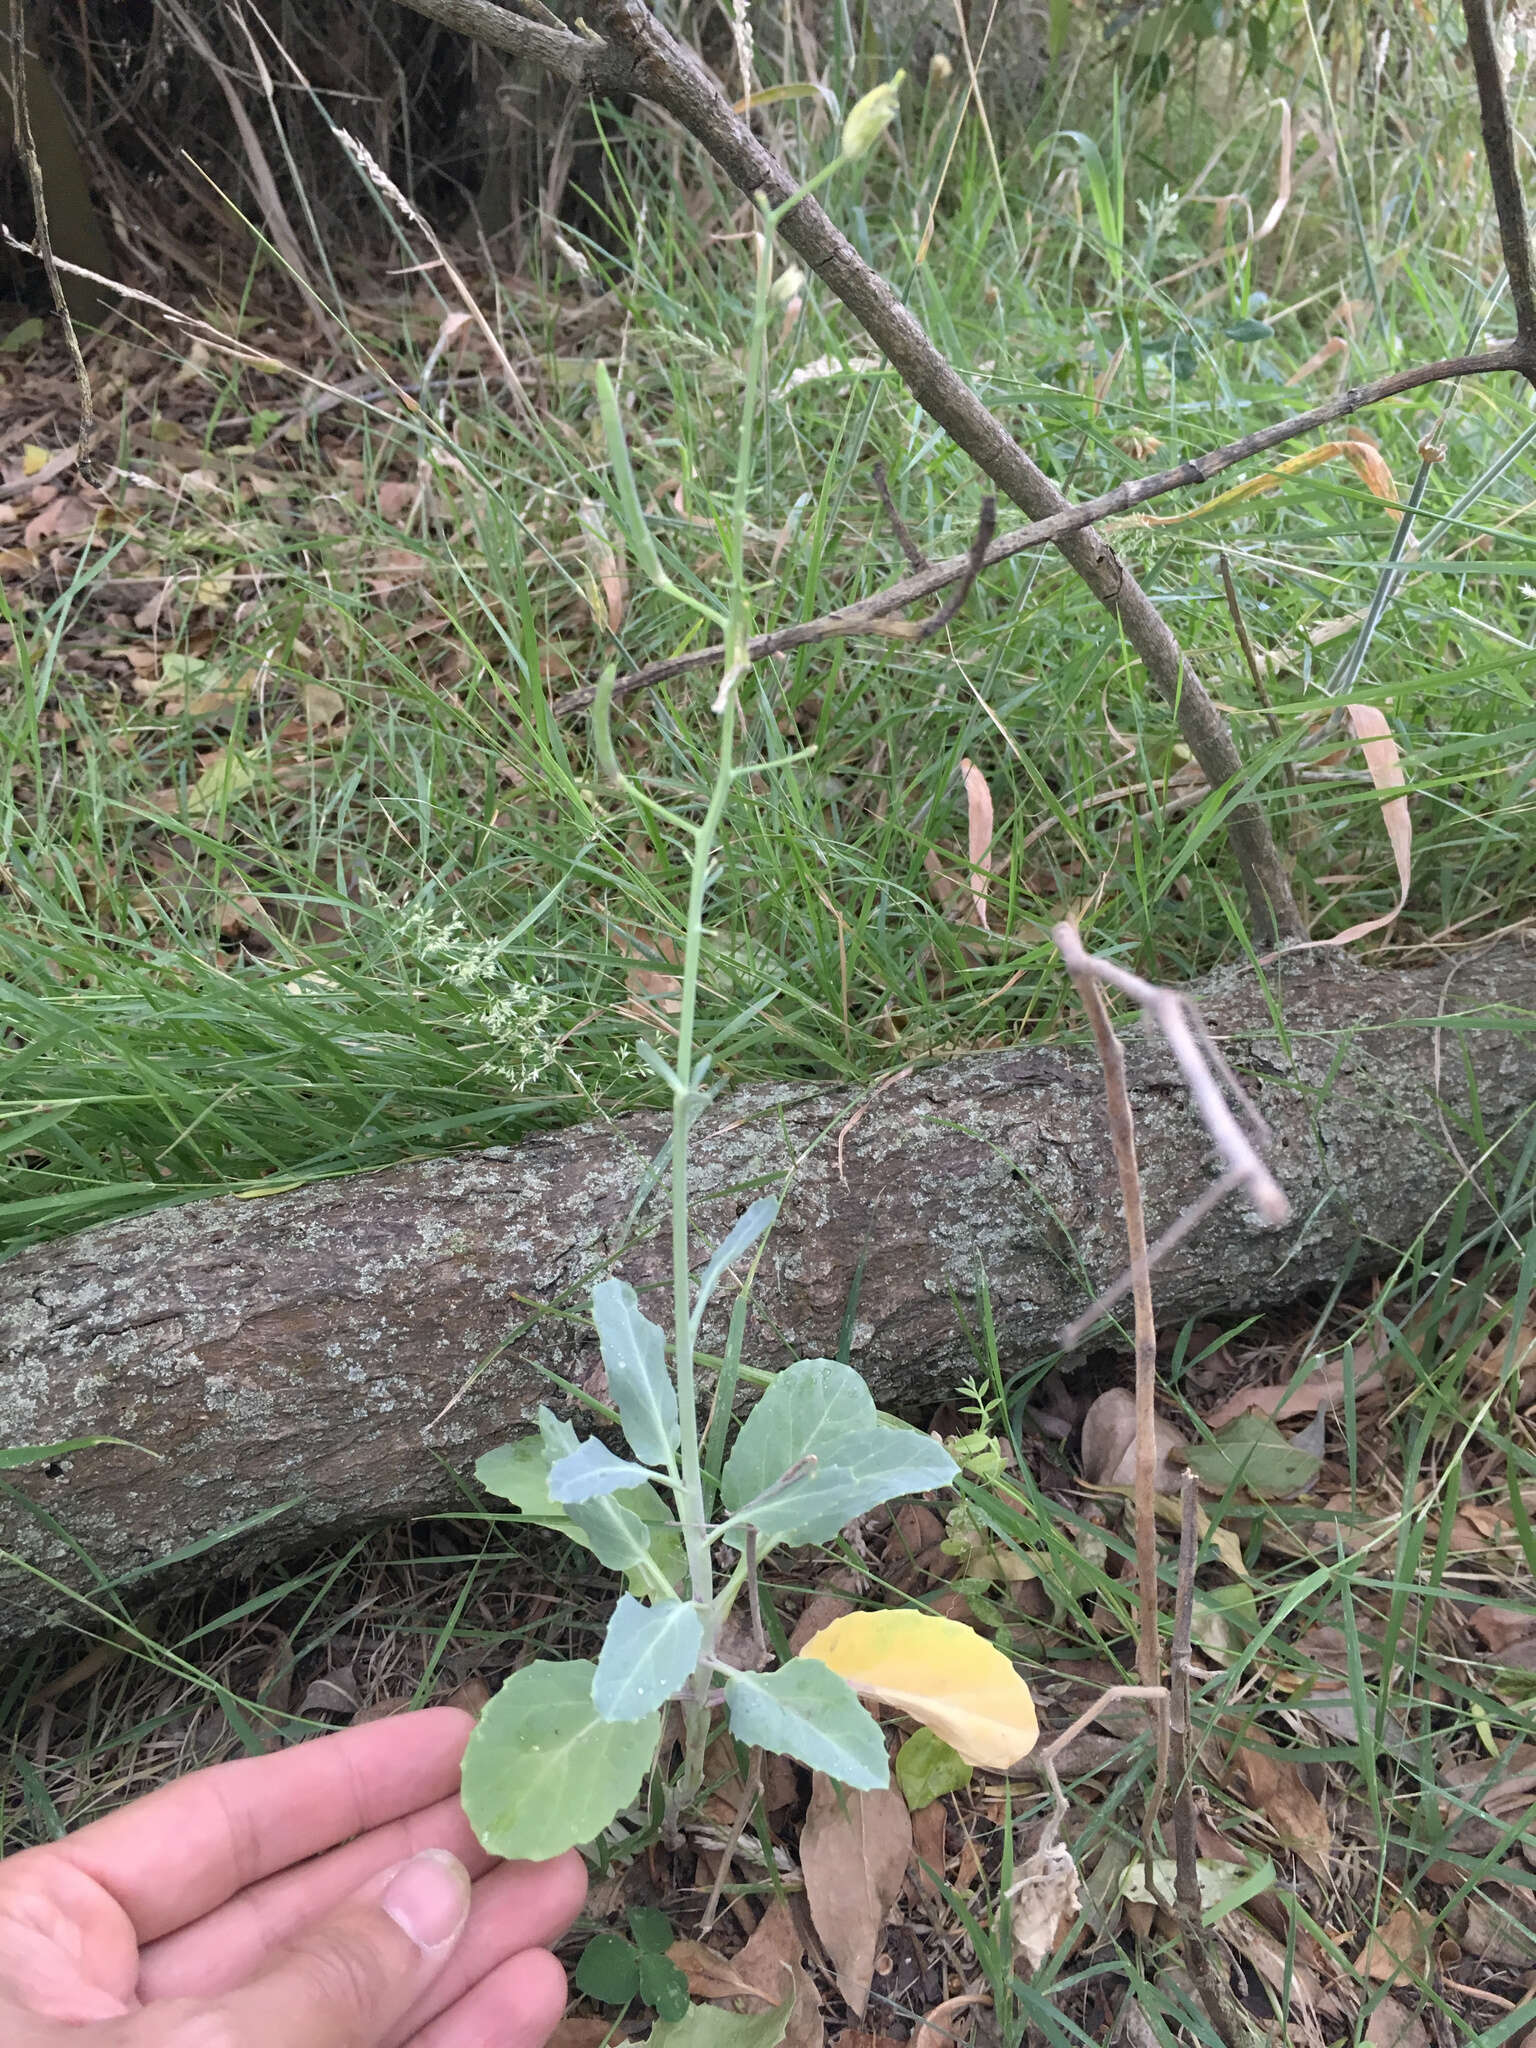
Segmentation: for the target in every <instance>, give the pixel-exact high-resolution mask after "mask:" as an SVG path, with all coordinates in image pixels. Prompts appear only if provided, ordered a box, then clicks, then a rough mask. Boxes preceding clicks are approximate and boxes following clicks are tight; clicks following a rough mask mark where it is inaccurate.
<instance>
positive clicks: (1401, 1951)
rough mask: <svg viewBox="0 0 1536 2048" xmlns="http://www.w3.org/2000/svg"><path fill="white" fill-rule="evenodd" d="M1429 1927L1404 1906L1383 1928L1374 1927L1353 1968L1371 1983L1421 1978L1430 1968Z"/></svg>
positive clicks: (1416, 1914)
mask: <svg viewBox="0 0 1536 2048" xmlns="http://www.w3.org/2000/svg"><path fill="white" fill-rule="evenodd" d="M1429 1954H1430V1928H1429V1924H1428V1922H1427V1921H1426V1920H1425V1918H1424V1915H1423V1914H1422V1913H1420V1912H1418V1911H1417V1910H1416V1909H1415V1908H1414V1907H1413V1906H1410V1905H1408V1904H1406V1903H1405V1904H1403V1905H1401V1906H1399V1907H1398V1908H1397V1910H1396V1911H1395V1912H1394V1913H1393V1914H1392V1915H1391V1917H1390V1918H1389V1919H1388V1920H1387V1921H1386V1922H1385V1924H1384V1925H1382V1926H1380V1927H1377V1928H1373V1929H1372V1931H1371V1937H1370V1940H1369V1941H1367V1943H1366V1944H1365V1948H1364V1951H1363V1952H1362V1954H1361V1957H1360V1961H1359V1963H1358V1965H1357V1966H1356V1967H1357V1968H1358V1969H1359V1970H1360V1972H1361V1974H1362V1975H1363V1976H1366V1977H1369V1978H1370V1980H1371V1982H1372V1983H1373V1984H1390V1983H1392V1982H1394V1981H1395V1980H1397V1979H1402V1978H1408V1977H1422V1976H1423V1974H1424V1972H1425V1970H1426V1969H1427V1968H1428V1965H1429Z"/></svg>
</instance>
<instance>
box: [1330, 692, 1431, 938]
mask: <svg viewBox="0 0 1536 2048" xmlns="http://www.w3.org/2000/svg"><path fill="white" fill-rule="evenodd" d="M1345 709H1346V710H1347V711H1348V713H1349V722H1350V724H1351V725H1352V726H1353V727H1354V729H1355V737H1356V739H1358V740H1359V742H1360V751H1361V753H1362V754H1363V755H1364V756H1365V765H1366V767H1367V768H1368V769H1369V770H1370V775H1371V780H1372V782H1374V783H1375V785H1376V787H1377V789H1378V790H1381V791H1383V792H1386V791H1389V790H1394V789H1402V788H1403V786H1404V776H1403V762H1402V755H1401V753H1400V752H1399V749H1398V744H1397V741H1396V740H1395V739H1393V737H1392V728H1391V726H1389V725H1388V723H1387V721H1386V718H1385V716H1384V715H1383V713H1382V712H1380V711H1379V710H1378V709H1377V708H1376V706H1375V705H1374V704H1349V705H1346V706H1345ZM1381 822H1382V825H1383V826H1384V827H1385V829H1386V834H1387V842H1388V844H1389V845H1390V846H1391V848H1392V859H1393V862H1394V863H1395V865H1396V867H1397V901H1396V903H1394V904H1393V906H1392V908H1391V909H1390V910H1388V911H1384V912H1383V913H1382V915H1381V916H1380V917H1368V918H1366V919H1365V920H1364V921H1363V922H1362V923H1360V924H1352V925H1351V926H1350V927H1349V929H1348V930H1347V931H1342V932H1335V933H1334V935H1333V937H1332V938H1331V939H1315V940H1314V941H1313V944H1314V945H1320V946H1346V945H1348V944H1349V942H1350V941H1351V940H1352V939H1363V938H1364V937H1365V936H1366V934H1367V933H1368V932H1379V931H1380V930H1381V929H1382V928H1383V927H1384V926H1385V925H1389V924H1393V923H1395V922H1396V920H1397V919H1398V917H1399V916H1401V914H1402V909H1403V905H1404V904H1405V903H1406V902H1407V901H1408V891H1409V888H1410V887H1411V885H1412V882H1413V820H1412V818H1411V817H1410V816H1409V812H1408V799H1407V797H1406V796H1388V797H1387V798H1386V801H1385V802H1384V803H1383V804H1382V807H1381Z"/></svg>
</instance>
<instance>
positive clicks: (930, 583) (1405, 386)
mask: <svg viewBox="0 0 1536 2048" xmlns="http://www.w3.org/2000/svg"><path fill="white" fill-rule="evenodd" d="M410 4H412V5H415V4H416V0H410ZM1532 366H1536V346H1530V347H1528V346H1527V345H1526V343H1525V342H1523V341H1521V340H1518V339H1517V340H1515V341H1509V342H1505V343H1503V344H1502V345H1501V346H1500V347H1498V348H1492V349H1484V350H1482V351H1481V352H1479V353H1478V354H1475V355H1464V356H1444V357H1441V358H1440V359H1439V360H1437V361H1435V362H1432V363H1419V364H1417V365H1415V366H1414V367H1413V368H1412V369H1407V370H1394V371H1393V372H1392V373H1391V375H1390V376H1387V377H1377V378H1375V379H1374V380H1373V381H1372V382H1370V383H1368V384H1356V385H1352V386H1350V388H1349V389H1348V390H1346V391H1340V392H1338V393H1336V394H1335V396H1334V397H1332V398H1329V399H1325V400H1324V401H1323V403H1322V404H1321V405H1314V406H1312V407H1311V408H1310V409H1309V410H1308V411H1306V412H1298V413H1292V414H1290V415H1289V417H1287V418H1286V419H1283V420H1276V421H1275V422H1274V424H1273V425H1272V426H1268V427H1259V428H1256V429H1255V431H1254V432H1253V433H1251V434H1244V435H1242V436H1241V437H1240V438H1239V439H1238V440H1236V441H1229V442H1227V444H1226V445H1225V446H1224V447H1221V448H1213V449H1211V450H1210V451H1209V452H1208V453H1207V454H1204V455H1192V456H1191V457H1190V458H1189V460H1188V461H1187V462H1180V463H1176V464H1175V465H1174V467H1173V468H1172V469H1162V470H1158V471H1156V472H1155V473H1154V474H1153V475H1151V476H1143V477H1132V478H1130V479H1129V480H1128V481H1127V482H1125V483H1122V484H1116V485H1115V487H1114V489H1113V490H1109V491H1104V492H1101V493H1100V495H1099V496H1098V497H1097V498H1086V499H1084V500H1083V502H1082V503H1081V504H1080V505H1068V506H1066V507H1065V508H1064V509H1063V510H1062V511H1060V512H1054V513H1052V514H1050V515H1049V516H1048V517H1047V518H1044V519H1032V520H1031V521H1030V522H1029V524H1028V525H1027V526H1016V527H1014V529H1013V530H1012V531H1011V532H1010V533H1001V534H999V535H998V536H997V538H996V539H995V540H994V541H992V542H991V543H990V545H989V546H988V548H987V551H986V557H985V559H984V560H983V562H982V565H981V566H982V568H983V569H995V568H996V567H997V565H998V563H999V562H1006V561H1009V560H1011V559H1012V557H1013V556H1014V555H1022V554H1025V553H1027V552H1028V550H1029V549H1031V548H1040V547H1047V546H1051V545H1054V544H1057V543H1059V542H1060V541H1061V540H1062V539H1064V538H1065V537H1066V536H1067V535H1069V534H1073V533H1079V532H1081V531H1082V530H1083V528H1085V527H1088V526H1096V525H1097V524H1098V523H1099V522H1100V521H1101V520H1105V519H1113V518H1116V517H1118V516H1119V515H1120V514H1122V513H1125V512H1130V511H1133V510H1134V509H1135V508H1136V507H1137V506H1138V505H1145V504H1148V503H1150V502H1151V500H1152V499H1154V498H1162V497H1166V496H1167V495H1168V494H1169V492H1171V491H1186V490H1189V489H1190V488H1191V487H1192V486H1194V485H1196V484H1205V483H1211V482H1213V481H1214V480H1215V478H1217V477H1218V476H1221V475H1222V474H1223V473H1224V472H1225V471H1227V470H1229V469H1233V468H1235V467H1236V466H1237V464H1238V463H1240V462H1247V461H1249V460H1250V459H1251V458H1252V457H1253V456H1255V455H1263V454H1265V453H1267V452H1268V450H1269V449H1271V448H1278V447H1281V446H1282V445H1283V444H1284V443H1285V442H1287V441H1295V440H1299V439H1300V438H1301V436H1302V435H1303V434H1310V433H1312V432H1314V431H1315V430H1316V429H1317V428H1319V427H1326V426H1331V425H1332V424H1333V422H1334V421H1335V420H1341V419H1347V418H1348V417H1349V415H1350V414H1351V413H1356V412H1361V411H1364V410H1365V408H1366V407H1368V406H1372V405H1380V404H1381V403H1382V401H1383V400H1385V399H1388V398H1400V397H1402V395H1403V394H1404V393H1405V392H1408V391H1417V390H1419V389H1420V388H1422V387H1423V386H1425V385H1428V384H1443V383H1447V382H1449V381H1450V380H1452V379H1454V378H1457V377H1486V376H1490V375H1492V374H1493V373H1494V372H1495V371H1503V370H1512V371H1515V372H1517V373H1520V374H1529V372H1530V369H1531V367H1532ZM970 566H971V552H970V550H967V551H966V553H965V554H963V555H946V556H945V557H944V558H943V560H942V561H938V562H932V563H930V564H929V565H928V566H927V567H926V568H924V569H922V570H920V571H917V572H914V574H912V575H910V576H906V577H903V578H902V580H901V582H899V583H893V584H892V585H891V586H890V587H889V589H887V590H879V591H876V592H874V594H873V595H872V596H869V597H864V598H860V599H858V600H857V602H856V603H853V604H847V605H841V606H839V607H838V608H837V610H835V611H830V612H827V613H825V614H824V615H823V616H822V617H820V618H816V619H803V620H800V621H797V622H796V623H795V624H794V625H792V626H779V627H777V628H776V629H775V630H774V631H773V632H771V633H759V634H757V635H756V636H755V637H754V638H753V639H752V640H750V641H748V643H747V654H748V658H749V659H750V660H752V661H761V660H763V659H765V658H766V657H767V656H769V655H773V654H787V653H789V652H790V651H791V650H792V649H793V648H796V647H810V646H815V645H818V644H819V643H820V642H821V641H823V640H840V639H846V638H848V637H849V636H850V635H852V634H854V633H875V632H879V631H881V630H882V629H881V625H880V621H881V620H882V619H885V618H887V617H888V616H889V615H890V613H892V612H898V611H902V610H904V609H905V608H906V606H908V605H909V604H917V603H918V602H920V601H921V600H922V599H923V598H925V597H932V596H933V595H934V594H935V593H936V592H937V591H940V590H943V589H945V588H946V586H947V585H949V584H951V583H957V582H959V581H960V580H961V579H962V578H963V577H965V576H966V575H968V574H969V572H970ZM724 659H725V649H724V647H723V646H719V645H712V646H709V647H695V648H692V649H690V651H689V652H688V653H687V654H679V655H674V656H672V657H670V658H669V659H668V660H666V661H655V662H650V663H648V664H647V665H646V667H644V668H640V669H636V670H635V671H634V673H633V674H632V675H628V676H621V677H620V678H619V680H618V683H617V685H616V686H615V689H614V695H615V696H616V697H625V696H628V695H629V694H630V693H631V692H632V691H635V690H648V689H652V688H654V686H655V685H656V684H657V683H664V682H667V681H668V680H669V679H670V678H671V677H673V676H681V675H688V674H690V673H691V672H692V671H693V670H694V669H700V668H718V667H719V665H720V663H721V662H722V661H723V660H724ZM595 694H596V692H595V690H594V689H593V688H591V687H584V688H582V689H580V690H572V691H570V692H568V693H567V695H565V696H564V697H560V698H558V699H557V700H556V702H555V705H554V713H555V716H556V717H557V718H563V717H565V716H567V715H568V714H569V713H571V712H574V711H582V710H585V709H586V707H587V706H588V705H589V704H591V702H592V699H593V697H594V695H595Z"/></svg>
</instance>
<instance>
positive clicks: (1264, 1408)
mask: <svg viewBox="0 0 1536 2048" xmlns="http://www.w3.org/2000/svg"><path fill="white" fill-rule="evenodd" d="M1380 1385H1381V1367H1380V1366H1379V1365H1373V1366H1370V1367H1369V1368H1367V1370H1365V1371H1364V1372H1359V1371H1357V1372H1356V1374H1355V1398H1356V1399H1357V1400H1358V1399H1360V1398H1361V1397H1362V1396H1363V1395H1365V1394H1368V1393H1371V1392H1373V1391H1374V1390H1375V1389H1376V1388H1377V1387H1379V1386H1380ZM1343 1400H1344V1365H1343V1361H1342V1360H1338V1361H1336V1362H1335V1363H1333V1364H1331V1365H1327V1366H1324V1368H1323V1370H1322V1371H1321V1372H1315V1373H1313V1374H1311V1376H1310V1377H1309V1378H1308V1379H1307V1380H1306V1382H1305V1383H1304V1384H1303V1385H1302V1386H1299V1387H1292V1386H1290V1385H1286V1386H1279V1385H1273V1384H1272V1385H1269V1386H1262V1387H1240V1388H1239V1389H1238V1391H1237V1392H1236V1393H1235V1394H1229V1395H1228V1396H1227V1398H1226V1399H1225V1400H1224V1401H1218V1402H1217V1404H1216V1406H1215V1407H1214V1408H1213V1409H1212V1410H1211V1412H1210V1414H1209V1415H1207V1416H1206V1418H1205V1425H1206V1428H1207V1429H1209V1430H1210V1431H1211V1432H1212V1434H1214V1433H1215V1432H1216V1431H1217V1430H1218V1429H1221V1428H1223V1427H1224V1426H1225V1425H1226V1424H1227V1423H1229V1422H1233V1421H1235V1420H1236V1419H1237V1417H1238V1416H1239V1415H1247V1414H1250V1413H1258V1414H1260V1415H1284V1416H1285V1417H1286V1418H1287V1419H1288V1420H1289V1419H1290V1418H1292V1417H1295V1418H1297V1419H1299V1418H1300V1417H1301V1416H1303V1415H1315V1414H1316V1412H1317V1410H1318V1409H1319V1408H1333V1407H1337V1406H1340V1405H1342V1403H1343Z"/></svg>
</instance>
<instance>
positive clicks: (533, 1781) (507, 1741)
mask: <svg viewBox="0 0 1536 2048" xmlns="http://www.w3.org/2000/svg"><path fill="white" fill-rule="evenodd" d="M596 1675H597V1673H596V1666H595V1665H593V1664H591V1663H589V1662H587V1660H586V1659H585V1658H577V1659H575V1660H574V1661H572V1662H571V1663H569V1664H547V1663H535V1664H525V1665H524V1666H523V1667H522V1669H521V1670H520V1671H514V1672H513V1674H512V1676H511V1677H510V1678H509V1679H508V1680H507V1681H506V1683H505V1684H504V1685H503V1686H502V1688H501V1690H500V1691H499V1692H498V1693H496V1694H495V1696H494V1697H493V1698H492V1699H491V1701H490V1702H489V1704H488V1705H487V1706H486V1707H485V1709H484V1711H483V1712H482V1713H481V1716H480V1719H479V1720H478V1721H477V1722H476V1723H475V1727H474V1732H473V1733H472V1734H471V1736H470V1738H469V1743H468V1746H467V1748H466V1749H465V1751H464V1764H463V1788H462V1792H463V1803H464V1812H465V1816H466V1818H467V1819H468V1821H469V1824H470V1826H471V1827H472V1828H473V1829H474V1831H475V1834H476V1835H477V1836H478V1838H479V1840H480V1843H481V1845H482V1847H484V1848H486V1849H488V1850H489V1851H490V1852H491V1854H492V1855H493V1856H509V1857H526V1858H528V1859H529V1860H530V1861H533V1862H540V1861H543V1860H544V1859H546V1858H548V1857H550V1856H559V1855H561V1854H562V1853H563V1852H564V1851H565V1850H566V1849H574V1848H575V1847H576V1846H577V1844H578V1843H581V1842H590V1841H592V1840H593V1838H594V1837H595V1836H597V1835H600V1834H601V1833H602V1831H603V1829H604V1828H605V1827H607V1825H608V1823H609V1822H610V1821H611V1820H612V1819H613V1818H614V1816H615V1815H616V1814H619V1813H621V1812H622V1811H623V1810H624V1808H625V1807H626V1806H629V1805H632V1804H633V1802H634V1800H635V1797H636V1795H637V1794H638V1793H639V1790H640V1784H641V1781H642V1779H643V1778H644V1777H645V1774H646V1772H647V1770H648V1769H649V1768H650V1764H651V1760H652V1758H653V1757H654V1756H655V1754H656V1741H657V1737H658V1736H659V1735H660V1733H661V1716H660V1714H648V1715H646V1717H645V1718H644V1720H639V1721H604V1720H603V1719H602V1718H601V1716H600V1715H599V1714H598V1711H597V1709H596V1707H594V1706H593V1704H592V1681H593V1679H594V1677H595V1676H596Z"/></svg>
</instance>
